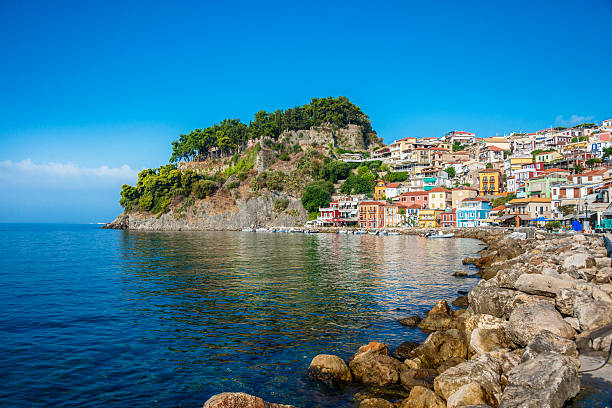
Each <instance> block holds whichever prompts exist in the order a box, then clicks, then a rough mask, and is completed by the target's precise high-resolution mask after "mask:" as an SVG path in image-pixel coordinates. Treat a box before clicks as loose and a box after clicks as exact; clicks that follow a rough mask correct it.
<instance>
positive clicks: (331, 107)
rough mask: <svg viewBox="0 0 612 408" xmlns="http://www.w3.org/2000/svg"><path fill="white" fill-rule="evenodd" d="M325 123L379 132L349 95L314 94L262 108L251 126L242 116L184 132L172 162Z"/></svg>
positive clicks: (221, 153)
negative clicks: (307, 98) (299, 102)
mask: <svg viewBox="0 0 612 408" xmlns="http://www.w3.org/2000/svg"><path fill="white" fill-rule="evenodd" d="M323 123H329V124H330V125H332V126H337V127H346V126H347V125H349V124H355V125H358V126H360V127H361V129H362V131H363V133H364V136H365V137H366V140H370V139H372V136H375V133H376V132H374V130H372V124H371V123H370V119H369V118H368V116H367V115H366V114H364V113H363V112H362V111H361V108H360V107H359V106H357V105H355V104H353V103H352V102H350V101H349V99H348V98H347V97H345V96H340V97H338V98H332V97H329V98H322V99H318V98H314V99H312V101H311V102H310V103H309V104H307V105H302V106H296V107H294V108H291V109H287V110H284V111H283V110H280V109H279V110H277V111H275V112H266V111H259V112H257V113H256V114H255V117H254V118H253V120H252V121H251V122H250V123H249V125H248V126H247V125H245V124H244V123H241V122H240V120H238V119H225V120H223V121H222V122H221V123H218V124H215V125H213V126H210V127H207V128H204V129H195V130H193V131H191V132H189V133H188V134H186V135H185V134H183V135H180V136H179V138H178V140H175V141H173V142H172V156H171V157H170V162H177V161H181V160H184V161H192V160H204V159H206V158H208V157H209V155H210V154H211V153H212V154H217V155H219V156H226V155H228V154H232V153H234V152H237V151H239V150H240V149H241V147H242V146H243V145H244V144H245V143H246V142H247V141H248V140H249V139H258V138H262V137H267V138H270V139H273V140H277V139H278V137H279V136H280V134H281V133H282V132H283V131H285V130H301V129H309V128H310V127H312V126H320V125H322V124H323Z"/></svg>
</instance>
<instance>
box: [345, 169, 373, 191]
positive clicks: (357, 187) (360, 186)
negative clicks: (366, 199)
mask: <svg viewBox="0 0 612 408" xmlns="http://www.w3.org/2000/svg"><path fill="white" fill-rule="evenodd" d="M377 178H378V175H377V174H376V173H375V172H374V171H373V170H371V169H370V168H369V167H367V166H361V167H359V168H358V169H357V174H354V173H351V174H350V175H349V177H348V178H347V179H346V181H345V182H344V183H342V186H340V192H341V193H342V194H372V193H373V192H374V185H375V184H376V179H377Z"/></svg>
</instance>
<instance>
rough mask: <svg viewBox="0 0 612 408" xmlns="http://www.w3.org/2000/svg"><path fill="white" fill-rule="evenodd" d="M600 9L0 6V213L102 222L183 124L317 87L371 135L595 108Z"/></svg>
mask: <svg viewBox="0 0 612 408" xmlns="http://www.w3.org/2000/svg"><path fill="white" fill-rule="evenodd" d="M576 16H587V17H588V19H584V21H585V22H584V23H581V22H578V23H576V24H573V25H572V26H573V27H568V26H567V24H562V23H561V22H565V21H576ZM611 19H612V2H611V1H609V0H595V1H592V2H589V3H588V4H577V3H575V2H571V1H552V0H546V1H542V2H538V3H537V4H534V3H532V2H528V1H516V2H511V3H494V4H487V7H483V6H482V4H481V3H480V2H474V1H466V2H461V3H457V2H451V1H443V2H442V3H440V2H437V3H435V4H433V3H431V4H430V3H400V4H396V3H393V2H383V3H380V2H379V3H376V4H372V3H370V2H360V1H357V2H355V1H353V2H335V3H333V4H328V3H325V2H318V1H314V2H311V3H309V4H308V6H301V5H295V6H294V5H292V6H287V4H286V3H281V2H276V1H270V2H258V3H256V4H255V3H253V4H251V3H248V2H244V3H238V4H220V3H210V4H209V3H206V2H205V3H201V2H186V3H184V4H182V5H181V7H165V5H164V4H163V3H161V2H150V3H147V4H146V5H145V6H143V5H141V4H135V3H129V4H124V3H112V2H111V3H105V4H104V5H97V4H87V3H82V2H77V1H70V0H67V1H64V2H60V3H33V2H32V3H30V2H28V1H25V2H19V3H7V2H5V3H2V4H0V22H1V23H2V24H0V34H1V36H0V38H2V39H3V40H2V41H0V51H1V52H2V55H3V56H4V57H5V58H4V64H2V65H1V66H0V89H2V92H0V109H1V110H2V112H3V115H1V116H0V186H2V187H3V191H4V194H2V195H1V196H0V222H16V221H17V222H23V221H25V222H37V221H45V222H51V223H55V222H69V223H70V222H77V223H82V222H90V221H93V220H95V221H94V222H101V221H106V220H109V221H110V220H111V219H113V218H114V217H115V216H116V215H118V214H119V213H120V212H121V207H120V206H119V203H118V201H119V191H120V188H121V185H122V184H124V183H127V184H133V183H135V181H136V174H137V172H138V170H139V169H144V168H155V167H158V166H159V165H162V164H165V163H168V160H169V158H170V155H171V147H170V143H171V141H173V140H175V139H177V138H178V137H179V135H180V134H181V133H188V132H189V131H191V130H193V129H196V128H203V127H206V126H210V125H212V124H214V123H218V122H219V121H221V120H223V119H225V118H239V119H240V120H241V121H242V122H243V123H248V121H249V120H250V119H252V117H253V115H254V114H255V113H256V112H257V111H259V110H266V111H274V110H276V109H288V108H292V107H294V106H297V105H303V104H305V103H309V102H310V100H311V99H312V98H313V97H316V98H323V97H328V96H341V95H343V96H346V97H348V98H349V99H350V100H351V102H353V103H354V104H356V105H358V106H360V107H361V109H362V110H363V112H364V113H365V114H367V115H368V116H369V117H370V120H371V121H372V127H373V128H374V130H376V132H377V134H378V135H379V136H380V137H382V138H383V140H384V142H385V144H390V143H392V142H393V141H394V140H397V139H401V138H403V137H407V136H415V137H418V138H421V137H442V136H443V135H444V134H445V133H446V132H449V131H452V130H464V131H469V132H474V133H475V134H476V136H477V137H491V136H502V135H504V134H508V133H510V132H513V131H515V132H518V131H536V130H540V129H544V128H548V127H550V126H566V127H567V126H572V125H576V124H579V123H583V122H593V121H601V120H605V119H608V118H609V117H610V116H611V115H612V111H610V103H609V100H608V99H609V98H608V95H610V94H612V84H611V83H610V81H609V71H610V69H609V67H610V65H611V64H612V45H611V43H610V41H609V39H610V38H612V25H610V24H609V21H610V20H611ZM543 21H546V22H547V23H546V24H543V23H542V22H543ZM581 21H582V20H581ZM26 22H27V23H26ZM584 27H586V28H588V29H583V28H584Z"/></svg>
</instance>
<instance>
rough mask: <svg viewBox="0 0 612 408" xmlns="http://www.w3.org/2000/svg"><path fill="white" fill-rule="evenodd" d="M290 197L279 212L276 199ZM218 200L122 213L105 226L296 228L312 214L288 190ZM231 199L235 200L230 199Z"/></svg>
mask: <svg viewBox="0 0 612 408" xmlns="http://www.w3.org/2000/svg"><path fill="white" fill-rule="evenodd" d="M279 199H288V200H289V205H288V206H287V208H286V209H285V210H283V211H275V209H274V202H275V201H276V200H279ZM218 200H219V198H217V199H216V200H210V199H208V200H200V201H198V202H196V203H195V204H193V205H192V206H191V207H189V208H187V209H183V210H181V209H174V210H172V211H170V212H168V213H166V214H162V215H161V216H157V215H151V214H143V213H128V214H121V215H120V216H119V217H117V218H116V219H115V220H114V221H113V222H111V223H109V224H107V225H106V226H105V227H104V228H111V229H130V230H158V231H185V230H194V231H197V230H239V229H242V228H249V227H252V226H253V227H261V226H267V227H280V226H286V227H293V226H300V225H303V224H304V223H305V222H306V221H307V220H308V215H307V213H306V210H304V207H303V206H302V203H301V201H300V200H299V199H297V198H294V197H290V196H288V195H287V194H285V193H279V192H265V193H262V194H261V195H259V196H258V197H252V198H248V199H238V200H235V201H234V200H232V201H228V202H227V203H226V205H220V204H219V202H218ZM230 200H231V199H230Z"/></svg>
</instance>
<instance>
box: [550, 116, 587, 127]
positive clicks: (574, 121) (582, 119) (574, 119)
mask: <svg viewBox="0 0 612 408" xmlns="http://www.w3.org/2000/svg"><path fill="white" fill-rule="evenodd" d="M593 119H595V116H580V115H571V116H570V117H569V118H567V119H565V118H564V117H563V115H559V116H557V117H556V118H555V125H558V126H567V127H570V126H576V125H579V124H581V123H588V122H591V121H592V120H593Z"/></svg>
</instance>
